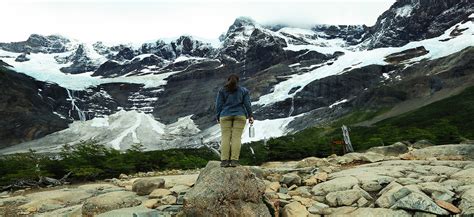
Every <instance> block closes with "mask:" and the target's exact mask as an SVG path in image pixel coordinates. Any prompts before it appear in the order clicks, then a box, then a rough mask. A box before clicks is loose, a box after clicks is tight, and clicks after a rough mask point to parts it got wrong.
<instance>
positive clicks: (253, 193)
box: [183, 161, 270, 216]
mask: <svg viewBox="0 0 474 217" xmlns="http://www.w3.org/2000/svg"><path fill="white" fill-rule="evenodd" d="M264 191H265V184H264V182H263V181H262V180H260V179H258V178H257V177H256V176H255V174H254V173H252V171H251V170H250V169H248V168H246V167H242V166H239V167H234V168H232V167H220V162H217V161H210V162H209V163H208V164H207V165H206V167H205V168H204V169H203V170H202V171H201V173H200V174H199V177H198V179H197V180H196V184H195V185H194V187H193V188H191V189H190V190H189V191H188V192H187V193H186V195H185V197H184V207H183V211H184V214H185V215H188V216H223V215H228V216H270V212H269V210H268V208H267V207H266V205H265V204H264V203H263V200H262V196H263V194H264Z"/></svg>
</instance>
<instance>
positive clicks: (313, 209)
mask: <svg viewBox="0 0 474 217" xmlns="http://www.w3.org/2000/svg"><path fill="white" fill-rule="evenodd" d="M328 208H329V206H328V205H326V204H324V203H320V202H314V203H313V204H312V205H311V206H310V207H309V208H308V212H310V213H312V214H319V215H328V214H329V213H330V212H329V210H328Z"/></svg>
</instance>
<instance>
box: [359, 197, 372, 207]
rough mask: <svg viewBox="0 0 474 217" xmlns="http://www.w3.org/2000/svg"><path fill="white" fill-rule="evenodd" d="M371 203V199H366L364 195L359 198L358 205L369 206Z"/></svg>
mask: <svg viewBox="0 0 474 217" xmlns="http://www.w3.org/2000/svg"><path fill="white" fill-rule="evenodd" d="M370 204H371V203H370V201H369V200H367V199H365V198H364V197H361V198H359V200H357V206H358V207H368V206H369V205H370Z"/></svg>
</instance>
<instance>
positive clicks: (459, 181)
mask: <svg viewBox="0 0 474 217" xmlns="http://www.w3.org/2000/svg"><path fill="white" fill-rule="evenodd" d="M107 181H108V182H103V183H92V184H82V185H78V186H67V187H63V188H60V189H42V191H38V190H36V191H31V190H29V191H28V190H27V191H24V190H21V191H17V192H14V193H8V192H3V193H0V216H223V215H224V214H225V213H227V216H347V215H350V216H436V215H460V216H461V215H473V214H474V145H473V144H457V145H443V146H430V144H429V143H423V142H419V143H416V144H413V145H409V146H407V145H405V144H403V143H396V144H393V145H391V146H385V147H377V148H373V149H371V150H369V151H368V152H365V153H349V154H346V155H344V156H336V155H333V156H329V157H327V158H316V157H309V158H306V159H303V160H300V161H291V162H267V163H265V164H263V165H261V166H241V167H236V168H221V167H220V166H219V162H215V161H211V162H209V163H208V165H207V166H206V168H203V169H201V170H196V171H179V170H173V171H167V172H149V173H140V174H135V175H125V174H123V175H121V176H120V177H118V178H116V179H111V180H107Z"/></svg>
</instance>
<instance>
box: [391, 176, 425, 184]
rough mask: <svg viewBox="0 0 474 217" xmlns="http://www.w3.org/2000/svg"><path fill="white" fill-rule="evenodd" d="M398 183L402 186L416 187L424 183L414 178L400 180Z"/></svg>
mask: <svg viewBox="0 0 474 217" xmlns="http://www.w3.org/2000/svg"><path fill="white" fill-rule="evenodd" d="M397 181H398V182H399V183H400V184H402V185H414V184H418V183H421V182H423V181H421V180H419V179H413V178H399V179H398V180H397Z"/></svg>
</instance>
